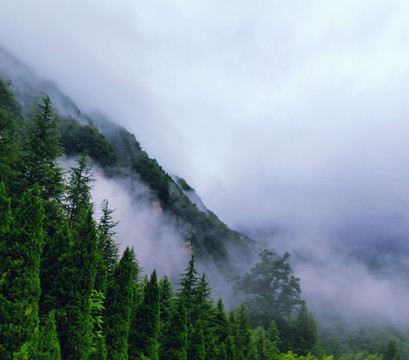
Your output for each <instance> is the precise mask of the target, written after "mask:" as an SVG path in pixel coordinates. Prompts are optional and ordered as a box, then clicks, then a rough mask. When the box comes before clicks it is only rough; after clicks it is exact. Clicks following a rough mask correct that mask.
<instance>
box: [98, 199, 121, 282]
mask: <svg viewBox="0 0 409 360" xmlns="http://www.w3.org/2000/svg"><path fill="white" fill-rule="evenodd" d="M101 210H102V216H101V219H100V222H99V224H98V247H99V249H100V250H101V254H102V259H103V261H104V263H105V266H106V269H107V272H108V277H111V275H112V274H113V272H114V268H115V265H116V264H117V263H118V260H119V248H118V244H117V243H115V241H114V240H113V237H114V235H115V231H114V230H113V229H114V228H115V227H116V226H117V225H118V223H119V222H118V221H113V219H112V213H113V212H114V210H111V209H109V207H108V200H106V199H105V200H103V201H102V205H101Z"/></svg>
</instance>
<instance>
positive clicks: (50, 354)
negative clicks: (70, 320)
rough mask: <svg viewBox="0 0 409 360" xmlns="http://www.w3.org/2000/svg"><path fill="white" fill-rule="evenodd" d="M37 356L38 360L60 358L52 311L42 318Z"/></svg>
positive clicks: (57, 359) (58, 359)
mask: <svg viewBox="0 0 409 360" xmlns="http://www.w3.org/2000/svg"><path fill="white" fill-rule="evenodd" d="M37 356H38V360H61V351H60V343H59V341H58V337H57V326H56V321H55V317H54V312H53V311H50V312H49V313H48V314H47V315H46V316H44V318H43V319H42V324H41V328H40V336H39V342H38V355H37Z"/></svg>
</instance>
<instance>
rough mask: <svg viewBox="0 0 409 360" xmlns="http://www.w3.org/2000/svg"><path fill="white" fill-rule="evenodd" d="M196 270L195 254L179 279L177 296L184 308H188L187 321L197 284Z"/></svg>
mask: <svg viewBox="0 0 409 360" xmlns="http://www.w3.org/2000/svg"><path fill="white" fill-rule="evenodd" d="M198 274H199V273H198V271H197V270H196V268H195V255H194V254H192V257H191V258H190V260H189V263H188V265H187V267H186V269H185V272H184V274H182V278H181V279H180V280H179V293H178V296H179V298H183V300H184V304H185V306H186V309H187V310H188V322H189V321H190V315H191V313H189V310H190V309H191V305H192V303H193V301H194V299H195V296H196V290H197V285H198Z"/></svg>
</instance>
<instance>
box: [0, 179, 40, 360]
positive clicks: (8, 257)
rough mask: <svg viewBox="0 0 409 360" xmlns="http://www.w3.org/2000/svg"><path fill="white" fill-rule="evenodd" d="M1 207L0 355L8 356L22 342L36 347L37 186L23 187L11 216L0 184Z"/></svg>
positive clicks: (37, 268) (38, 221)
mask: <svg viewBox="0 0 409 360" xmlns="http://www.w3.org/2000/svg"><path fill="white" fill-rule="evenodd" d="M0 210H1V211H2V214H0V215H1V216H0V218H2V226H4V228H2V230H1V231H0V251H1V253H0V258H1V259H2V261H1V262H0V275H1V278H0V358H3V359H11V358H12V356H13V353H16V352H19V351H20V349H21V348H22V347H23V346H24V349H26V350H27V349H28V348H30V347H31V348H33V347H34V348H35V345H33V343H32V341H34V340H35V335H36V333H37V332H38V331H39V316H38V302H39V298H40V274H39V273H40V255H41V252H42V249H43V220H44V210H43V207H42V205H41V202H40V200H39V189H38V187H37V186H34V189H33V190H28V191H26V193H25V194H24V196H23V197H22V199H21V200H20V202H19V205H18V207H17V209H16V210H15V214H14V217H12V216H11V213H10V201H9V200H8V199H7V197H6V196H5V189H4V184H1V185H0ZM26 350H22V351H23V352H24V351H26ZM33 351H35V350H33Z"/></svg>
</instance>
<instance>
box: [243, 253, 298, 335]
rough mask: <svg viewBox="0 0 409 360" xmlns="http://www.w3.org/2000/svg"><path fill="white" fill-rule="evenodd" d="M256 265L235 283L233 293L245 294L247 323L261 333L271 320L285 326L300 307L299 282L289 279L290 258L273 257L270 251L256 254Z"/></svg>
mask: <svg viewBox="0 0 409 360" xmlns="http://www.w3.org/2000/svg"><path fill="white" fill-rule="evenodd" d="M259 256H260V262H259V263H257V264H256V265H255V266H254V267H253V268H252V269H251V271H250V273H246V274H245V275H244V276H242V277H240V278H238V279H237V283H236V289H238V290H240V291H243V292H244V293H245V294H247V300H246V302H245V304H246V306H247V308H248V310H249V314H250V318H251V322H252V324H254V325H262V326H263V327H264V328H265V329H267V328H268V326H270V324H271V321H272V320H274V321H275V322H276V323H277V324H279V323H282V322H286V321H287V319H288V317H289V316H290V315H291V313H292V312H293V311H294V310H295V309H296V307H297V306H298V305H299V304H300V293H301V289H300V280H299V279H298V278H295V277H294V276H293V275H292V270H291V267H290V265H289V264H288V258H289V257H290V254H288V253H285V254H284V255H283V256H279V255H277V254H276V253H275V252H273V251H270V250H264V251H262V252H261V253H260V254H259Z"/></svg>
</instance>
